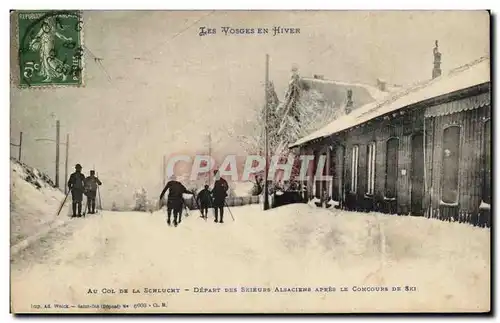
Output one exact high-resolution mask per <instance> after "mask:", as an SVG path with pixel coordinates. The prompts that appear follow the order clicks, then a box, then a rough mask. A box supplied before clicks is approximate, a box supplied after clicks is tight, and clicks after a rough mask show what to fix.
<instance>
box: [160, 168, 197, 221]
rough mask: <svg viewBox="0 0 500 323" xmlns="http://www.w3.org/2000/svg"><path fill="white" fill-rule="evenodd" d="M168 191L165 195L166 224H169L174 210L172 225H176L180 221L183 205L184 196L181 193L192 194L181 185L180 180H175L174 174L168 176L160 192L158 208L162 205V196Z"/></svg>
mask: <svg viewBox="0 0 500 323" xmlns="http://www.w3.org/2000/svg"><path fill="white" fill-rule="evenodd" d="M167 191H168V197H167V215H168V218H167V224H168V225H170V217H171V215H172V211H173V212H174V226H177V224H179V223H180V222H181V217H182V207H183V206H184V198H183V197H182V194H192V195H194V194H193V192H190V191H188V190H187V188H186V187H185V186H184V185H182V183H181V182H179V181H177V179H176V177H175V175H172V176H171V177H170V180H169V181H168V183H167V185H165V187H164V188H163V190H162V191H161V194H160V208H161V207H162V206H163V197H164V196H165V193H166V192H167Z"/></svg>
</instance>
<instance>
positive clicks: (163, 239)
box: [11, 204, 490, 312]
mask: <svg viewBox="0 0 500 323" xmlns="http://www.w3.org/2000/svg"><path fill="white" fill-rule="evenodd" d="M231 210H232V212H233V215H234V216H235V218H236V221H233V220H232V218H231V215H230V214H229V212H228V211H227V209H226V211H225V214H224V222H225V223H224V224H217V223H214V222H213V211H212V210H210V211H209V219H208V221H205V220H203V219H201V218H200V213H199V211H197V210H191V211H190V212H189V213H190V216H189V217H183V221H182V223H181V224H180V225H179V226H178V227H177V228H175V227H173V226H172V227H169V226H167V224H166V221H165V214H164V213H163V212H162V211H157V212H154V213H153V214H151V213H140V212H106V211H104V212H103V213H102V214H97V215H90V216H89V217H88V218H85V219H74V220H71V221H70V223H68V224H67V225H65V226H64V227H62V228H61V229H60V230H58V231H57V232H54V233H51V234H49V236H48V237H46V239H45V242H42V243H39V244H38V245H36V246H32V247H29V248H28V249H26V250H25V251H22V252H21V254H20V255H19V256H18V257H17V258H16V259H15V260H13V261H11V268H12V276H11V277H12V278H11V280H12V300H13V303H14V304H18V305H17V307H18V309H19V310H23V309H28V308H29V306H30V304H45V303H73V304H80V303H85V304H99V303H101V304H102V303H116V300H118V299H119V300H120V302H129V303H130V302H132V301H133V300H134V299H135V300H136V301H137V300H139V301H168V302H169V304H171V306H170V309H169V310H171V311H188V310H191V311H192V310H195V311H198V312H211V311H215V312H224V311H246V312H266V311H276V310H279V311H283V312H286V311H298V310H299V311H301V310H303V311H304V312H311V311H340V312H346V311H370V310H371V311H373V310H384V311H405V310H406V311H422V310H427V309H429V308H433V309H434V310H436V311H457V310H462V311H472V310H487V309H488V308H489V295H490V293H489V283H490V278H489V275H490V272H489V266H490V259H489V255H490V253H489V239H490V232H489V230H486V229H480V228H474V227H470V226H467V225H463V224H458V223H445V222H441V221H437V220H432V219H423V218H411V217H398V216H388V215H383V214H377V213H369V214H365V213H364V214H360V213H354V212H345V211H339V210H325V209H317V208H311V207H310V206H308V205H297V204H296V205H291V206H285V207H281V208H277V209H273V210H270V211H266V212H263V211H261V206H259V205H250V206H245V207H232V208H231ZM353 285H355V286H393V285H398V286H405V285H412V286H416V287H417V288H418V292H414V293H390V292H385V293H383V296H381V295H379V294H380V293H377V292H364V293H363V292H352V291H350V292H349V293H344V294H340V292H339V291H338V290H337V292H335V293H292V294H288V293H274V294H273V295H272V296H270V295H268V294H267V293H220V294H211V295H210V294H195V293H192V292H187V293H182V294H167V295H146V294H143V295H142V296H141V297H137V296H136V295H132V294H125V295H118V294H115V295H106V294H102V293H99V294H97V295H88V294H86V292H87V290H88V289H89V288H97V289H99V290H101V289H102V288H104V287H108V288H116V289H118V288H128V289H129V291H131V290H132V288H139V289H142V288H144V287H150V288H181V289H184V288H189V289H191V290H192V289H193V287H202V286H204V287H222V288H224V287H241V286H247V287H271V288H272V289H274V288H275V287H277V286H288V287H296V286H297V287H308V286H310V287H316V286H323V287H328V286H336V287H337V289H339V288H340V287H341V286H353Z"/></svg>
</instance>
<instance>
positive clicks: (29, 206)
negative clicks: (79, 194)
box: [10, 160, 71, 245]
mask: <svg viewBox="0 0 500 323" xmlns="http://www.w3.org/2000/svg"><path fill="white" fill-rule="evenodd" d="M10 166H11V176H10V179H11V183H10V195H11V196H10V197H11V198H10V226H11V235H10V243H11V245H13V244H15V243H17V242H19V241H21V240H23V239H25V238H27V237H28V236H31V235H33V234H34V233H36V232H37V231H38V230H39V229H40V228H41V227H42V226H44V225H45V224H48V223H50V222H52V221H53V220H55V219H56V213H57V211H58V209H59V206H60V203H61V202H62V201H63V199H64V194H63V193H62V192H61V191H60V190H58V189H55V188H53V186H54V184H53V182H52V181H51V180H50V178H49V177H48V176H47V175H45V174H43V173H41V172H40V171H39V170H37V169H36V168H32V167H30V166H28V165H26V164H24V163H19V162H18V161H15V160H11V163H10ZM66 203H67V204H66V209H63V210H62V211H61V214H60V216H59V217H60V218H61V217H63V216H66V215H67V214H68V212H69V208H68V207H67V205H70V204H71V197H68V201H67V202H66Z"/></svg>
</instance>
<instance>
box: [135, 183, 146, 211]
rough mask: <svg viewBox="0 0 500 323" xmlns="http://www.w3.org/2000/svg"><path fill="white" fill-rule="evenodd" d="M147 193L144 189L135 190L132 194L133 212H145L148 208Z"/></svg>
mask: <svg viewBox="0 0 500 323" xmlns="http://www.w3.org/2000/svg"><path fill="white" fill-rule="evenodd" d="M147 195H148V194H147V191H146V189H145V188H144V187H142V188H141V189H139V190H137V191H136V192H135V194H134V198H135V207H134V211H140V212H146V211H147V208H148V196H147Z"/></svg>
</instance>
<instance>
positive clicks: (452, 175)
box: [441, 126, 460, 204]
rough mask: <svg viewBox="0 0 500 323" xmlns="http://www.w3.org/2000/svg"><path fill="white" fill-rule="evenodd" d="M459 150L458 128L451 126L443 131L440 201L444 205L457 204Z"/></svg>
mask: <svg viewBox="0 0 500 323" xmlns="http://www.w3.org/2000/svg"><path fill="white" fill-rule="evenodd" d="M459 150H460V127H458V126H451V127H448V128H446V129H444V131H443V152H442V160H443V165H442V169H441V200H442V201H443V202H444V203H451V204H454V203H457V202H458V170H459V157H460V154H459V153H460V151H459Z"/></svg>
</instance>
